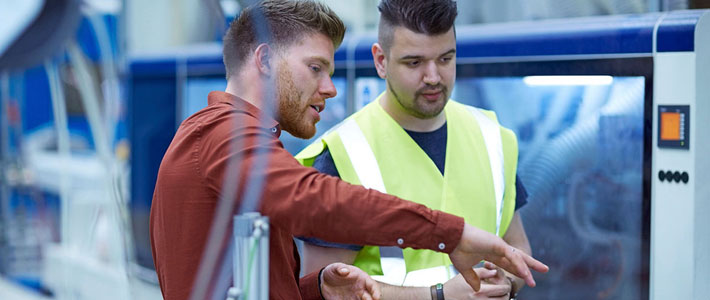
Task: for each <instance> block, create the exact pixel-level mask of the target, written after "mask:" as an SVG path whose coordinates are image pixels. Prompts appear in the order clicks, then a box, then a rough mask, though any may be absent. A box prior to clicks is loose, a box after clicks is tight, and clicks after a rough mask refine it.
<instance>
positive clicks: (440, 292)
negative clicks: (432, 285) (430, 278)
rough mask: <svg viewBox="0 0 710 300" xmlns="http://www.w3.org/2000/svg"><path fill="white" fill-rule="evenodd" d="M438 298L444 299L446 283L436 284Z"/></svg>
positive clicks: (438, 299) (437, 299) (439, 299)
mask: <svg viewBox="0 0 710 300" xmlns="http://www.w3.org/2000/svg"><path fill="white" fill-rule="evenodd" d="M436 300H444V285H443V284H441V283H437V284H436Z"/></svg>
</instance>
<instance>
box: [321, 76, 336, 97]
mask: <svg viewBox="0 0 710 300" xmlns="http://www.w3.org/2000/svg"><path fill="white" fill-rule="evenodd" d="M320 93H321V94H322V95H323V96H325V98H333V97H335V96H336V95H338V90H336V89H335V84H333V78H331V77H328V78H327V79H325V80H324V81H323V82H322V83H321V86H320Z"/></svg>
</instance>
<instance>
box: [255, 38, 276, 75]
mask: <svg viewBox="0 0 710 300" xmlns="http://www.w3.org/2000/svg"><path fill="white" fill-rule="evenodd" d="M273 58H274V50H273V49H271V47H269V45H267V44H260V45H259V46H258V47H256V50H254V63H255V64H256V67H257V69H259V72H260V73H261V74H263V75H265V76H271V74H272V72H274V69H273V65H272V64H273V61H272V59H273Z"/></svg>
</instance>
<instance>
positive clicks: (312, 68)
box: [311, 66, 320, 73]
mask: <svg viewBox="0 0 710 300" xmlns="http://www.w3.org/2000/svg"><path fill="white" fill-rule="evenodd" d="M311 71H313V72H316V73H318V72H320V67H319V66H311Z"/></svg>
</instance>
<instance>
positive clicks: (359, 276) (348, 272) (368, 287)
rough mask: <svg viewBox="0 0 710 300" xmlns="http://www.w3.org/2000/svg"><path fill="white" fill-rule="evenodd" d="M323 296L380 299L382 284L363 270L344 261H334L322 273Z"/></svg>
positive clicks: (329, 299)
mask: <svg viewBox="0 0 710 300" xmlns="http://www.w3.org/2000/svg"><path fill="white" fill-rule="evenodd" d="M321 276H322V277H321V292H322V293H323V298H325V299H327V300H331V299H358V300H360V299H362V300H379V299H380V286H379V285H378V284H377V282H376V281H375V280H374V279H372V277H370V275H367V273H365V272H364V271H363V270H360V269H359V268H357V267H355V266H351V265H346V264H343V263H332V264H330V265H328V266H327V267H325V269H324V270H323V273H322V274H321Z"/></svg>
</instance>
